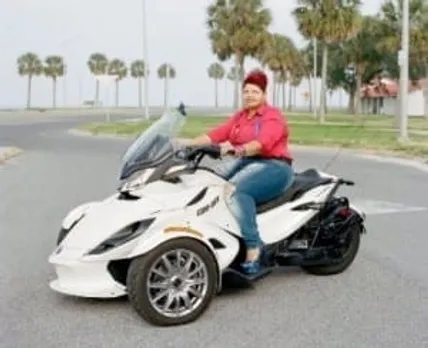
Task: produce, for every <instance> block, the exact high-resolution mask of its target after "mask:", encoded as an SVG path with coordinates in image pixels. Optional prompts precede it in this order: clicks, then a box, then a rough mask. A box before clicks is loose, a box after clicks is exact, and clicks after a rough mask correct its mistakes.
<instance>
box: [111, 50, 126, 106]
mask: <svg viewBox="0 0 428 348" xmlns="http://www.w3.org/2000/svg"><path fill="white" fill-rule="evenodd" d="M107 72H108V74H109V75H116V76H117V78H116V80H115V84H116V107H118V106H119V82H120V80H122V79H123V78H124V77H126V75H128V68H127V67H126V65H125V62H124V61H123V60H120V59H118V58H115V59H113V60H111V61H110V62H109V63H108V67H107Z"/></svg>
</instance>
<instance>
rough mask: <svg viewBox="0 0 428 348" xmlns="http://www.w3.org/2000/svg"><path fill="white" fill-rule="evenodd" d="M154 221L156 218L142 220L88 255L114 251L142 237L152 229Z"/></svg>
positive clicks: (114, 235)
mask: <svg viewBox="0 0 428 348" xmlns="http://www.w3.org/2000/svg"><path fill="white" fill-rule="evenodd" d="M153 221H155V218H150V219H146V220H141V221H138V222H134V223H133V224H131V225H128V226H126V227H125V228H123V229H121V230H120V231H118V232H116V233H115V234H113V235H112V236H111V237H109V238H108V239H106V240H105V241H103V242H102V243H100V244H99V245H98V246H96V247H95V248H94V249H92V250H91V251H90V252H88V255H98V254H102V253H105V252H106V251H109V250H111V249H114V248H116V247H118V246H120V245H123V244H125V243H127V242H129V241H130V240H132V239H135V238H137V237H139V236H141V235H142V234H143V233H144V232H145V231H146V230H147V229H148V228H149V227H150V225H151V224H152V223H153Z"/></svg>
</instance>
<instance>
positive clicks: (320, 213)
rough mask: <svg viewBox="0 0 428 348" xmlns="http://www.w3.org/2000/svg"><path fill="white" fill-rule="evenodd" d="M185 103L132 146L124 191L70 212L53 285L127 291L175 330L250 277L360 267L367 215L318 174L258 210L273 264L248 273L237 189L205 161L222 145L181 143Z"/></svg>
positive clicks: (157, 321)
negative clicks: (234, 197) (235, 206)
mask: <svg viewBox="0 0 428 348" xmlns="http://www.w3.org/2000/svg"><path fill="white" fill-rule="evenodd" d="M179 110H181V112H176V111H171V112H166V113H165V114H164V115H163V116H162V117H161V118H160V119H158V120H157V121H156V122H154V123H153V124H152V125H151V126H150V127H149V128H147V129H146V130H145V131H144V132H143V133H142V134H141V135H140V136H139V137H137V139H136V140H135V141H134V142H133V143H132V145H131V146H130V147H129V148H128V150H127V151H126V153H125V154H124V156H123V165H122V169H121V173H120V180H121V183H120V186H119V188H118V190H117V192H116V193H114V194H113V195H112V196H110V197H108V198H106V199H105V200H101V201H96V202H89V203H86V204H83V205H80V206H78V207H76V208H75V209H73V210H72V211H71V212H69V214H68V215H67V216H66V217H65V219H64V220H63V222H62V226H61V229H60V232H59V235H58V240H57V247H56V249H55V250H54V251H53V253H52V254H51V256H50V258H49V262H50V263H51V264H52V265H53V266H54V268H55V271H56V275H57V278H56V279H55V280H53V281H51V282H50V287H51V288H52V289H53V290H55V291H57V292H60V293H63V294H67V295H72V296H80V297H89V298H113V297H120V296H126V295H127V296H128V298H129V300H130V302H131V304H132V306H133V308H134V309H135V310H136V311H137V312H138V313H139V315H140V316H141V317H142V318H144V319H145V320H146V321H148V322H150V323H152V324H154V325H177V324H184V323H189V322H191V321H193V320H195V319H197V318H198V317H199V316H200V315H202V314H203V313H204V311H205V310H206V309H207V308H208V306H209V304H210V302H211V300H212V299H213V298H214V297H215V296H216V294H217V293H219V292H220V291H221V289H222V287H223V286H224V284H225V283H226V282H228V281H237V280H240V281H241V282H243V283H244V284H251V283H252V282H254V281H256V280H257V279H260V278H261V277H262V276H265V275H266V274H268V273H269V272H271V271H272V270H274V269H276V268H278V267H284V266H300V267H301V268H302V269H303V270H305V271H306V272H308V273H310V274H316V275H333V274H338V273H341V272H343V271H344V270H346V269H347V268H348V267H349V266H350V265H351V263H352V262H353V260H354V258H355V256H356V254H357V252H358V250H359V246H360V235H361V234H362V233H363V232H364V231H365V227H364V219H365V216H364V213H362V212H360V211H358V209H357V208H356V207H354V206H352V205H351V204H350V203H349V200H348V198H346V197H339V196H337V195H336V192H337V190H338V188H339V187H340V186H341V185H353V183H352V182H351V181H348V180H344V179H342V178H339V177H336V176H333V175H328V174H325V173H323V172H320V171H317V170H316V169H308V170H306V171H303V172H299V173H295V177H294V182H293V184H292V186H291V187H289V188H288V189H286V190H284V191H283V192H279V193H278V197H277V198H275V199H274V200H272V201H269V202H263V203H262V204H259V205H258V206H257V222H258V225H259V230H260V234H261V237H262V240H263V242H264V243H265V248H266V252H265V253H264V254H265V257H264V258H263V263H264V264H263V271H262V272H261V273H260V274H256V275H252V276H247V275H245V274H243V272H242V270H241V269H240V263H241V262H243V261H244V258H245V246H244V244H243V241H242V238H241V233H240V229H239V226H238V224H237V222H236V220H235V218H234V216H233V215H232V213H231V211H230V210H229V207H228V205H227V198H228V194H230V190H229V189H226V187H227V186H228V185H230V184H229V183H227V181H226V180H225V179H224V178H222V177H220V176H219V175H217V174H216V173H215V172H214V171H213V170H212V168H210V167H209V166H207V165H203V163H202V160H203V159H204V158H212V159H219V158H220V150H219V148H218V147H217V146H201V147H192V148H186V147H180V146H179V145H178V144H177V143H176V141H175V139H176V136H177V134H178V132H179V130H180V128H181V127H182V125H183V124H184V122H185V120H186V118H187V117H186V113H185V112H184V110H183V109H179ZM229 187H230V186H229Z"/></svg>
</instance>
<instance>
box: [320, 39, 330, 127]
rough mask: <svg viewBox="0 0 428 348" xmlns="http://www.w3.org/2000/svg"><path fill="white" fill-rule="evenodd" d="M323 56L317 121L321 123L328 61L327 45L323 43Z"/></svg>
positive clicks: (323, 114) (323, 115)
mask: <svg viewBox="0 0 428 348" xmlns="http://www.w3.org/2000/svg"><path fill="white" fill-rule="evenodd" d="M323 46H324V47H323V56H322V81H321V95H320V98H321V101H320V114H319V122H320V123H323V122H324V121H325V102H326V100H325V98H326V94H327V89H326V87H327V63H328V47H327V45H323Z"/></svg>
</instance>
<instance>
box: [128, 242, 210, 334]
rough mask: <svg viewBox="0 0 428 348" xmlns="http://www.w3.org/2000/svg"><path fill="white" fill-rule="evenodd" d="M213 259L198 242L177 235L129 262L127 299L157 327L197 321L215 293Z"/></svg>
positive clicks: (143, 316)
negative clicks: (178, 237)
mask: <svg viewBox="0 0 428 348" xmlns="http://www.w3.org/2000/svg"><path fill="white" fill-rule="evenodd" d="M217 273H218V272H217V266H216V261H215V259H214V257H213V255H212V254H211V252H210V251H209V250H208V249H207V247H205V246H204V245H203V244H202V243H201V242H199V241H196V240H193V239H189V238H180V239H174V240H170V241H168V242H166V243H164V244H161V245H160V246H159V247H157V248H156V249H154V250H152V251H151V252H149V253H148V254H147V255H144V256H142V257H139V258H137V259H135V260H133V261H132V263H131V266H130V268H129V271H128V277H127V288H128V294H129V299H130V302H131V304H132V306H133V307H134V309H135V310H136V311H137V313H138V314H139V315H140V316H141V317H142V318H143V319H145V320H146V321H148V322H149V323H151V324H154V325H158V326H168V325H182V324H186V323H189V322H192V321H194V320H196V319H197V318H198V317H199V316H200V315H202V313H203V312H204V311H205V310H206V309H207V308H208V306H209V304H210V302H211V300H212V299H213V297H214V296H215V294H216V292H217V284H218V274H217Z"/></svg>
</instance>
